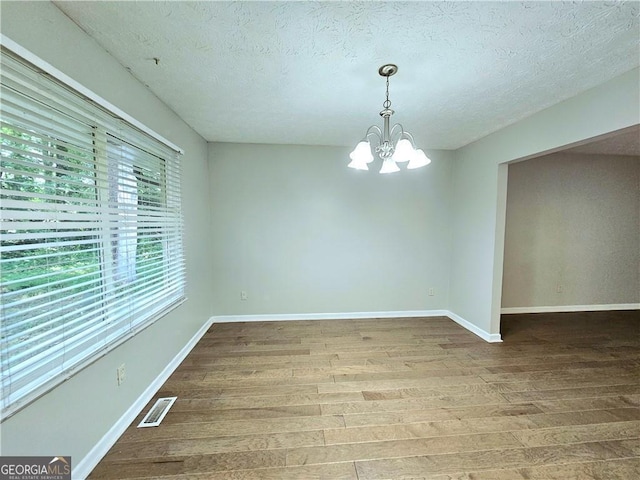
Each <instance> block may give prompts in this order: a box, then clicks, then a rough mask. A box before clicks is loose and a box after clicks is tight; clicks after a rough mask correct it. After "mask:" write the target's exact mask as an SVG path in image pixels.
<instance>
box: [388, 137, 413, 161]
mask: <svg viewBox="0 0 640 480" xmlns="http://www.w3.org/2000/svg"><path fill="white" fill-rule="evenodd" d="M415 153H416V149H415V148H413V145H411V142H410V141H409V139H407V138H401V139H400V140H398V143H397V144H396V150H395V152H393V157H391V158H392V159H393V161H394V162H408V161H409V160H411V159H412V158H413V156H414V155H415Z"/></svg>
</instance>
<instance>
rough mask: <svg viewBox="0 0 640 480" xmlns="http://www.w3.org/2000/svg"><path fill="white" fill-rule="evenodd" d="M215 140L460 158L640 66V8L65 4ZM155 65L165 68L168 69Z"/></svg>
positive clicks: (63, 4)
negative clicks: (396, 144)
mask: <svg viewBox="0 0 640 480" xmlns="http://www.w3.org/2000/svg"><path fill="white" fill-rule="evenodd" d="M54 3H55V4H56V5H57V6H58V8H60V9H61V10H62V11H63V12H64V13H65V14H66V15H67V16H69V17H70V18H71V19H72V20H73V21H74V22H76V23H77V24H78V25H79V26H80V27H81V28H82V29H84V30H85V31H86V32H87V33H88V34H89V35H91V36H92V37H93V38H94V39H95V40H96V41H97V42H98V43H99V44H101V45H102V46H103V47H104V48H105V49H106V50H107V51H109V52H110V53H111V54H112V55H113V56H114V57H115V58H117V59H118V61H119V62H120V63H121V64H122V65H124V66H125V67H126V68H128V69H129V70H130V71H131V73H132V74H133V75H134V76H135V77H137V78H138V79H139V80H140V81H141V82H143V83H144V84H146V85H147V86H148V87H149V88H150V89H151V90H152V91H153V92H154V93H155V94H156V95H157V96H158V97H159V98H160V99H162V100H163V101H164V102H165V103H166V104H167V105H169V107H171V108H172V109H173V110H174V111H175V112H176V113H177V114H178V115H180V117H182V118H183V119H184V120H185V121H186V122H187V123H188V124H189V125H191V126H192V127H193V128H194V129H195V130H196V131H197V132H198V133H200V134H201V135H202V136H203V137H204V138H205V139H207V140H209V141H223V142H247V143H284V144H287V143H292V144H308V145H353V144H355V143H356V142H357V141H358V140H359V139H360V138H361V137H362V135H363V134H364V131H365V129H366V128H367V127H368V126H369V125H371V124H373V123H376V124H380V123H381V122H380V119H379V116H378V112H379V110H380V109H381V108H382V102H383V100H384V80H383V79H382V78H381V77H379V76H378V73H377V70H378V67H379V66H380V65H382V64H384V63H389V62H391V63H396V64H397V65H398V66H399V72H398V74H397V75H395V76H394V77H392V78H391V89H390V93H391V95H390V97H391V101H392V104H393V105H392V106H393V108H394V109H395V110H396V115H395V116H394V119H395V121H398V122H401V123H402V124H403V125H404V126H405V128H406V129H407V130H408V131H410V132H411V133H413V134H414V136H415V137H416V141H417V143H418V144H419V145H420V146H422V147H423V148H444V149H455V148H459V147H461V146H463V145H466V144H468V143H469V142H472V141H473V140H476V139H478V138H481V137H483V136H485V135H487V134H489V133H491V132H494V131H496V130H499V129H500V128H502V127H504V126H506V125H509V124H511V123H513V122H516V121H518V120H519V119H522V118H524V117H527V116H529V115H531V114H533V113H535V112H537V111H540V110H542V109H544V108H546V107H549V106H551V105H553V104H555V103H557V102H559V101H562V100H564V99H566V98H569V97H572V96H574V95H576V94H579V93H580V92H582V91H584V90H587V89H589V88H591V87H594V86H596V85H598V84H601V83H603V82H605V81H607V80H609V79H611V78H613V77H616V76H618V75H620V74H622V73H624V72H626V71H628V70H631V69H632V68H634V67H637V66H638V64H639V63H640V52H639V38H640V35H639V33H640V24H639V20H638V19H639V5H640V4H639V3H638V2H637V1H631V2H622V1H612V2H585V3H582V2H558V1H552V2H506V1H502V2H452V1H450V2H207V1H205V2H184V1H183V2H175V1H174V2H160V1H156V2H113V1H99V2H79V1H73V2H71V1H56V2H54ZM154 58H157V59H158V63H157V64H156V61H155V60H154Z"/></svg>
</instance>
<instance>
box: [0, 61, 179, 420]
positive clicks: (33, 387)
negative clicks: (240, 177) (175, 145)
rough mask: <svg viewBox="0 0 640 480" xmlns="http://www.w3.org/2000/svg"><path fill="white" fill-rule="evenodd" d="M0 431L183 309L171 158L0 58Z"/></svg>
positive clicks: (65, 91) (38, 75)
mask: <svg viewBox="0 0 640 480" xmlns="http://www.w3.org/2000/svg"><path fill="white" fill-rule="evenodd" d="M1 55H2V57H1V61H2V69H1V72H0V77H1V91H0V119H1V121H2V125H1V128H2V130H1V137H0V143H1V148H2V149H1V157H0V160H1V164H0V188H1V197H0V213H1V215H2V218H1V229H0V241H1V242H0V243H1V245H0V275H1V285H0V302H1V325H0V326H1V339H0V342H1V343H0V360H1V366H2V380H1V382H2V412H3V418H4V417H6V416H8V415H11V414H12V413H13V412H14V411H16V410H17V409H19V408H20V407H21V406H22V405H24V404H26V403H27V402H28V401H30V400H31V399H33V398H36V397H37V396H38V395H40V394H42V393H43V392H44V391H47V390H48V389H50V388H52V387H53V386H55V385H56V384H57V383H59V382H61V381H62V380H64V379H65V378H67V377H68V376H69V375H70V374H71V373H72V372H73V371H75V370H77V369H79V368H81V367H82V366H84V365H86V364H88V363H89V362H90V361H92V360H93V359H95V358H96V356H98V355H101V354H104V353H105V352H106V351H108V350H109V349H111V348H113V347H114V346H115V345H117V344H119V343H121V342H122V341H124V340H125V339H126V338H129V337H130V336H132V335H134V334H135V333H136V332H137V331H139V330H140V329H141V328H143V327H145V326H147V325H148V324H150V323H151V322H152V321H153V320H155V319H156V318H158V317H159V316H160V315H162V314H163V313H164V312H165V311H166V310H168V309H169V308H171V307H172V306H174V305H176V304H177V303H178V302H180V301H182V300H183V299H184V287H185V275H184V260H183V248H182V215H181V208H180V164H179V162H178V153H177V152H176V151H175V150H173V149H171V148H169V147H167V146H166V145H164V144H163V143H161V142H159V141H158V140H156V139H154V138H152V137H150V136H149V135H147V134H145V133H143V132H142V131H140V130H138V129H136V128H135V127H133V126H132V125H130V124H128V123H127V122H125V121H123V120H122V119H120V118H118V117H116V116H114V115H113V114H111V113H109V112H107V111H106V110H104V109H103V108H101V107H99V106H97V105H96V104H94V103H93V102H91V101H89V100H87V99H86V98H85V97H83V96H81V95H80V94H79V93H77V92H75V91H72V90H71V89H70V88H69V87H66V86H64V85H62V84H61V83H59V82H57V81H56V80H53V79H52V78H51V77H50V76H48V75H47V74H45V73H44V72H41V71H39V70H38V69H37V68H35V67H33V66H32V65H29V64H27V63H26V62H24V61H22V60H21V59H20V58H18V57H17V56H15V55H13V54H12V53H10V52H8V51H7V50H5V49H3V50H2V53H1Z"/></svg>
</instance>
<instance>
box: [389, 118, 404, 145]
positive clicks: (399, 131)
mask: <svg viewBox="0 0 640 480" xmlns="http://www.w3.org/2000/svg"><path fill="white" fill-rule="evenodd" d="M407 133H408V132H405V131H404V128H403V127H402V124H400V123H396V124H395V125H394V126H393V127H391V131H390V132H389V139H390V140H391V141H393V142H394V143H395V141H396V139H397V140H400V139H401V138H402V137H403V135H406V134H407ZM396 135H397V137H396Z"/></svg>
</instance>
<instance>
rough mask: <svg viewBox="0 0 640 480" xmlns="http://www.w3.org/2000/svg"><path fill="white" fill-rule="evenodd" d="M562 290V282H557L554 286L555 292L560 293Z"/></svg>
mask: <svg viewBox="0 0 640 480" xmlns="http://www.w3.org/2000/svg"><path fill="white" fill-rule="evenodd" d="M563 291H564V287H563V286H562V284H560V283H559V284H558V286H557V287H556V293H562V292H563Z"/></svg>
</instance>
